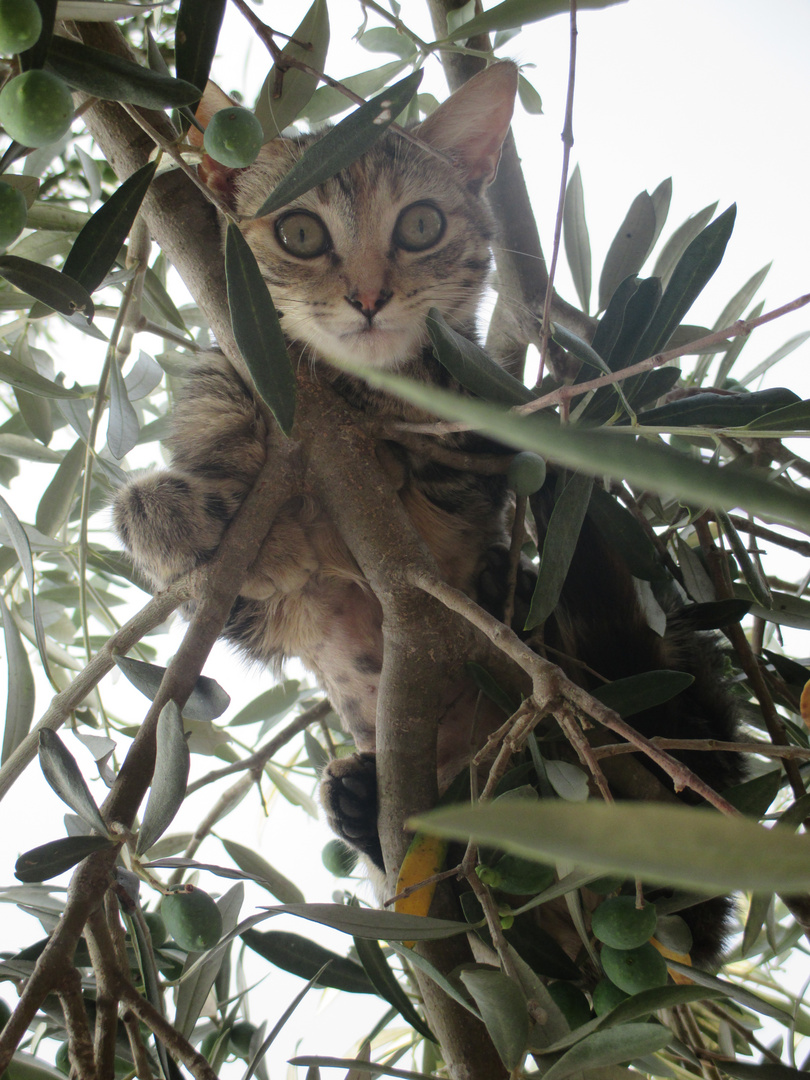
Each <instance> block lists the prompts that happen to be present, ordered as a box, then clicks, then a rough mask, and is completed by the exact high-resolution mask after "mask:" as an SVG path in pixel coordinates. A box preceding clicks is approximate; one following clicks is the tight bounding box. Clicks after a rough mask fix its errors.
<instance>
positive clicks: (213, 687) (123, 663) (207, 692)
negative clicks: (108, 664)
mask: <svg viewBox="0 0 810 1080" xmlns="http://www.w3.org/2000/svg"><path fill="white" fill-rule="evenodd" d="M115 663H116V666H117V667H118V668H120V670H121V671H123V673H124V675H126V677H127V678H128V679H129V681H130V682H131V683H132V685H133V686H135V687H137V689H138V690H140V692H141V693H142V694H143V695H144V696H145V697H148V698H149V700H150V701H154V700H155V695H156V694H157V692H158V687H159V686H160V684H161V682H162V680H163V676H164V674H165V673H166V668H164V667H160V665H158V664H146V663H144V661H143V660H133V659H132V657H130V656H116V657H115ZM230 702H231V699H230V697H229V696H228V695H227V694H226V693H225V691H224V690H223V689H222V687H221V686H220V685H219V683H218V682H217V681H216V680H215V679H210V678H208V676H207V675H200V677H199V678H198V679H197V682H196V683H195V684H194V689H193V690H192V691H191V693H190V695H189V698H188V701H187V702H186V703H185V705H184V706H183V716H184V717H185V718H186V719H187V720H202V721H209V720H216V718H217V717H218V716H221V715H222V714H223V713H224V712H225V710H226V709H227V708H228V706H229V705H230Z"/></svg>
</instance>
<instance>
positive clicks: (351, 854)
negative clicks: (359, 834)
mask: <svg viewBox="0 0 810 1080" xmlns="http://www.w3.org/2000/svg"><path fill="white" fill-rule="evenodd" d="M321 862H322V863H323V865H324V866H325V867H326V869H327V870H328V871H329V873H330V874H334V875H335V877H348V876H349V875H350V874H351V873H352V871H353V870H354V868H355V866H356V865H357V852H356V851H353V850H352V849H351V848H350V847H349V846H348V845H347V844H344V843H343V841H342V840H337V839H335V840H329V841H327V843H326V844H325V845H324V848H323V851H322V852H321Z"/></svg>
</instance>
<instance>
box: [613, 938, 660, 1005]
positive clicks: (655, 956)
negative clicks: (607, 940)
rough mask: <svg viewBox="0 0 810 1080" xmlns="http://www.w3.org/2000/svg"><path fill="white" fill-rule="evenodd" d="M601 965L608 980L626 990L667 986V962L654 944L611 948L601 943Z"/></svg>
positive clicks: (631, 992)
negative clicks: (631, 947) (628, 947)
mask: <svg viewBox="0 0 810 1080" xmlns="http://www.w3.org/2000/svg"><path fill="white" fill-rule="evenodd" d="M601 959H602V967H603V968H604V969H605V974H606V975H607V977H608V978H609V979H610V981H611V982H612V983H613V984H614V985H615V986H618V987H619V989H620V990H624V992H625V993H626V994H640V993H641V991H642V990H654V989H655V987H657V986H666V983H667V965H666V961H665V960H664V958H663V956H662V955H661V953H660V952H659V951H658V949H656V948H655V946H654V945H650V944H647V945H641V946H640V947H639V948H637V949H614V948H612V947H611V946H610V945H603V946H602V956H601Z"/></svg>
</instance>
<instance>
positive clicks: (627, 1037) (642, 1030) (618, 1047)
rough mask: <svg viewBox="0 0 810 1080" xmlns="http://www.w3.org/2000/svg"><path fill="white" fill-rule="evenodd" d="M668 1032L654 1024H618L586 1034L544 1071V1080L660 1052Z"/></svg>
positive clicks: (558, 1079) (559, 1079) (557, 1078)
mask: <svg viewBox="0 0 810 1080" xmlns="http://www.w3.org/2000/svg"><path fill="white" fill-rule="evenodd" d="M671 1041H672V1032H671V1031H670V1030H669V1028H665V1027H664V1026H663V1025H661V1024H658V1023H653V1024H646V1023H644V1024H641V1023H639V1024H622V1025H621V1026H620V1027H614V1028H607V1029H606V1030H603V1031H595V1032H593V1034H591V1035H586V1036H585V1038H584V1039H581V1040H580V1041H579V1042H578V1043H576V1045H574V1046H572V1047H571V1049H570V1050H567V1051H566V1052H565V1053H564V1054H563V1055H562V1057H561V1058H559V1059H558V1060H557V1061H555V1063H554V1064H553V1065H552V1066H551V1067H550V1068H549V1069H548V1071H547V1072H545V1073H544V1074H543V1075H544V1078H545V1077H548V1080H564V1078H565V1077H567V1076H574V1075H577V1074H581V1073H582V1072H589V1071H591V1070H595V1069H599V1068H605V1067H606V1066H609V1065H618V1064H620V1063H621V1062H623V1061H631V1060H633V1059H635V1058H639V1057H643V1056H644V1055H645V1054H653V1053H655V1051H656V1050H662V1049H663V1048H664V1047H665V1046H666V1045H667V1043H669V1042H671Z"/></svg>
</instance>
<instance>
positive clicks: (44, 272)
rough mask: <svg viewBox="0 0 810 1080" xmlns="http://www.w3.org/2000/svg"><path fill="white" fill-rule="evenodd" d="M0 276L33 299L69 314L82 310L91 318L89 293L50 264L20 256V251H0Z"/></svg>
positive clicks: (83, 313) (91, 308) (87, 317)
mask: <svg viewBox="0 0 810 1080" xmlns="http://www.w3.org/2000/svg"><path fill="white" fill-rule="evenodd" d="M0 277H4V278H5V279H6V281H8V282H10V283H11V284H12V285H14V287H15V288H17V289H21V290H22V291H23V292H24V293H28V295H29V296H33V297H34V299H35V300H41V301H42V303H43V304H47V305H48V307H50V308H53V309H54V311H58V312H59V314H60V315H64V316H66V317H70V316H73V315H77V314H81V315H83V316H84V317H85V318H86V319H92V318H93V315H94V314H95V307H94V306H93V300H92V298H91V296H90V293H89V292H88V291H87V289H85V288H84V286H83V285H80V284H79V282H78V281H74V279H73V278H71V277H68V275H67V274H63V273H62V272H61V271H59V270H54V269H53V267H52V266H44V265H42V264H41V263H37V262H32V261H31V260H30V259H22V258H20V256H19V255H0Z"/></svg>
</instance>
